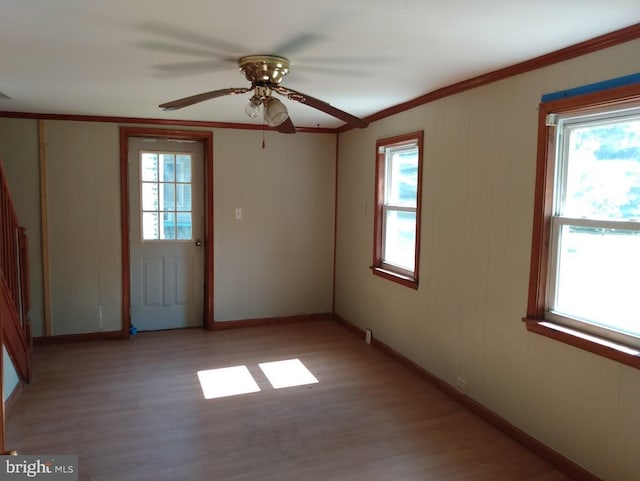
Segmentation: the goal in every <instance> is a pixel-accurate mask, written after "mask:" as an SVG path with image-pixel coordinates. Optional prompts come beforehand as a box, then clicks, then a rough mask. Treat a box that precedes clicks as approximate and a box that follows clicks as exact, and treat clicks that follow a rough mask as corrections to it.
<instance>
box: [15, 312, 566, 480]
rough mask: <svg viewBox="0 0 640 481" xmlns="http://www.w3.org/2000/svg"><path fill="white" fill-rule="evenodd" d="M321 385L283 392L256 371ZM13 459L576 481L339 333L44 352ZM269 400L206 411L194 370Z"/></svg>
mask: <svg viewBox="0 0 640 481" xmlns="http://www.w3.org/2000/svg"><path fill="white" fill-rule="evenodd" d="M285 359H299V360H300V361H301V362H302V363H303V364H304V365H305V366H306V367H307V368H308V369H309V371H311V373H312V374H313V375H314V376H315V377H316V378H317V379H318V381H319V382H318V383H316V384H309V385H304V386H296V387H289V388H282V389H274V388H273V387H272V386H271V384H270V383H269V381H268V380H267V378H266V377H265V375H264V374H263V372H262V371H261V369H260V368H259V366H258V364H259V363H263V362H268V361H279V360H285ZM34 366H35V375H34V378H33V381H32V383H31V384H30V385H29V386H27V387H26V388H25V390H24V392H23V393H22V394H21V395H20V398H19V400H18V403H17V404H16V405H15V406H14V407H13V408H12V410H11V412H10V413H9V417H8V419H7V447H8V448H9V449H17V450H18V451H19V452H20V453H22V454H77V455H78V456H79V462H80V480H81V481H86V480H91V481H107V480H108V481H139V480H148V481H201V480H220V481H248V480H261V481H288V480H291V481H293V480H295V481H306V480H309V481H316V480H317V481H337V480H344V481H374V480H375V481H378V480H380V481H383V480H384V481H392V480H416V481H418V480H419V481H425V480H429V481H444V480H447V481H449V480H457V481H483V480H487V481H502V480H504V481H506V480H514V481H517V480H528V481H566V480H567V479H568V478H566V477H565V476H563V475H562V474H560V473H558V472H557V471H555V470H554V469H553V468H552V467H550V466H549V465H547V464H546V463H545V462H543V461H542V460H540V459H539V458H537V457H536V456H534V455H533V454H531V453H530V452H528V451H527V450H525V449H524V448H522V447H521V446H520V445H518V444H516V443H515V442H513V441H512V440H510V439H509V438H507V437H505V436H504V435H502V434H501V433H499V432H498V431H496V430H495V429H493V428H492V427H490V426H489V425H487V424H486V423H484V422H483V421H481V420H480V419H478V418H476V417H475V416H474V415H473V414H471V413H469V412H467V411H465V410H464V409H463V408H462V407H460V406H459V405H458V404H456V403H455V402H453V401H451V400H450V399H449V398H447V397H445V396H444V395H443V394H442V393H440V392H439V391H437V390H435V389H433V388H432V387H430V386H429V385H427V384H426V383H424V382H422V381H421V380H420V379H419V378H417V377H416V376H415V375H414V374H413V373H412V372H410V371H408V370H407V369H406V368H404V367H402V366H401V365H399V364H397V363H396V362H395V361H393V360H391V359H390V358H388V357H387V356H386V355H384V354H383V353H381V352H379V351H378V350H376V349H375V348H372V347H371V346H368V345H366V344H365V343H364V342H363V341H362V340H360V339H358V338H357V337H355V336H354V335H353V334H351V333H350V332H348V331H346V330H345V329H344V328H343V327H341V326H340V325H339V324H337V323H335V322H333V321H315V322H306V323H298V324H287V325H273V326H262V327H252V328H245V329H231V330H224V331H216V332H211V331H204V330H200V329H187V330H178V331H163V332H150V333H141V334H138V335H137V336H135V337H133V338H132V339H131V340H129V341H104V342H87V343H82V344H68V345H58V346H49V347H38V348H36V350H35V356H34ZM231 366H246V367H247V368H248V370H249V372H250V373H251V374H252V376H253V378H254V379H255V381H256V383H257V384H258V386H259V388H260V391H259V392H255V393H250V394H243V395H237V396H231V397H223V398H217V399H204V397H203V392H202V389H201V387H200V384H199V382H198V377H197V374H196V373H197V371H200V370H208V369H216V368H223V367H231Z"/></svg>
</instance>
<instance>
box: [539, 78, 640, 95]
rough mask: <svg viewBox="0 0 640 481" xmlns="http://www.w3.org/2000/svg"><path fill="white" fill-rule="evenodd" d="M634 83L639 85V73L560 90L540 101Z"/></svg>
mask: <svg viewBox="0 0 640 481" xmlns="http://www.w3.org/2000/svg"><path fill="white" fill-rule="evenodd" d="M635 83H640V73H634V74H631V75H625V76H624V77H618V78H614V79H611V80H604V81H602V82H596V83H593V84H589V85H583V86H581V87H575V88H572V89H567V90H561V91H559V92H552V93H550V94H544V95H543V96H542V98H541V101H542V102H551V101H552V100H559V99H565V98H567V97H575V96H576V95H583V94H589V93H592V92H599V91H601V90H608V89H612V88H616V87H624V86H625V85H631V84H635Z"/></svg>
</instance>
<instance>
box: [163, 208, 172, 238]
mask: <svg viewBox="0 0 640 481" xmlns="http://www.w3.org/2000/svg"><path fill="white" fill-rule="evenodd" d="M160 215H161V218H162V226H161V228H160V235H161V239H175V238H176V214H175V212H162V213H161V214H160Z"/></svg>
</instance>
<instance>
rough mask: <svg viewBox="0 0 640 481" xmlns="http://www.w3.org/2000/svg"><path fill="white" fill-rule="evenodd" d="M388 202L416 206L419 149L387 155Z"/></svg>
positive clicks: (386, 201) (390, 151)
mask: <svg viewBox="0 0 640 481" xmlns="http://www.w3.org/2000/svg"><path fill="white" fill-rule="evenodd" d="M387 163H388V165H387V178H386V182H387V183H386V186H387V192H386V199H385V203H386V204H391V205H396V206H406V207H416V205H417V198H416V193H417V192H418V149H417V148H413V149H411V150H407V149H406V148H405V149H404V150H401V151H399V152H398V151H396V152H394V150H393V149H389V151H388V155H387Z"/></svg>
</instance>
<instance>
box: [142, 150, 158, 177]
mask: <svg viewBox="0 0 640 481" xmlns="http://www.w3.org/2000/svg"><path fill="white" fill-rule="evenodd" d="M140 170H141V172H140V177H141V179H142V180H146V181H156V180H158V154H151V153H149V152H144V153H143V154H142V159H141V169H140Z"/></svg>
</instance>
